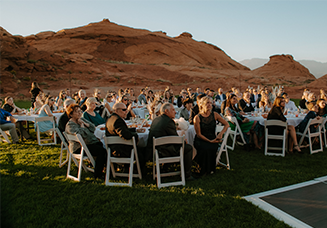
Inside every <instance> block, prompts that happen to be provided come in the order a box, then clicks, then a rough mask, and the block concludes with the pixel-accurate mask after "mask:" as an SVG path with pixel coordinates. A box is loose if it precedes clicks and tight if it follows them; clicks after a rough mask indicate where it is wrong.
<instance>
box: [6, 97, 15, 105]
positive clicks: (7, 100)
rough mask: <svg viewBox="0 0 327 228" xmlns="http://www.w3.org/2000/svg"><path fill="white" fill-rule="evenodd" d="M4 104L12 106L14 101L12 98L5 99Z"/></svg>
mask: <svg viewBox="0 0 327 228" xmlns="http://www.w3.org/2000/svg"><path fill="white" fill-rule="evenodd" d="M5 104H9V105H13V104H14V99H13V98H12V97H6V98H5Z"/></svg>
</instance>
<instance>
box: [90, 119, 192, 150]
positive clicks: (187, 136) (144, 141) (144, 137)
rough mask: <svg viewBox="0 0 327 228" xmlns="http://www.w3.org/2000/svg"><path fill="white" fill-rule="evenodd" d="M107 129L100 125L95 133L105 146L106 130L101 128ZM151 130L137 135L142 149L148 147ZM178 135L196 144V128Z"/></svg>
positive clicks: (147, 129)
mask: <svg viewBox="0 0 327 228" xmlns="http://www.w3.org/2000/svg"><path fill="white" fill-rule="evenodd" d="M103 127H105V125H104V124H102V125H99V126H97V127H96V129H95V131H94V135H95V136H96V137H97V138H98V139H100V140H101V142H102V143H103V145H105V143H104V137H105V130H100V128H103ZM149 129H150V128H145V132H144V133H137V134H138V136H139V143H138V144H137V145H138V146H140V147H146V145H147V143H148V137H149ZM177 133H178V134H179V135H180V136H182V135H185V139H186V140H187V143H188V144H190V145H192V146H193V142H194V137H195V130H194V126H193V125H190V127H189V128H188V130H187V131H177Z"/></svg>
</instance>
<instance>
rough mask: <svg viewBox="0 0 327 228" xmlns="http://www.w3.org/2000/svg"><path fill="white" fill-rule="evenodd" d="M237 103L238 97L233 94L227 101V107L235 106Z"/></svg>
mask: <svg viewBox="0 0 327 228" xmlns="http://www.w3.org/2000/svg"><path fill="white" fill-rule="evenodd" d="M237 102H238V100H237V96H236V95H235V94H234V93H231V94H230V95H229V97H228V99H227V101H226V107H231V106H234V105H236V104H237Z"/></svg>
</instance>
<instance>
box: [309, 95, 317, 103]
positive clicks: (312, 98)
mask: <svg viewBox="0 0 327 228" xmlns="http://www.w3.org/2000/svg"><path fill="white" fill-rule="evenodd" d="M308 101H309V102H312V101H316V95H315V94H314V93H309V95H308Z"/></svg>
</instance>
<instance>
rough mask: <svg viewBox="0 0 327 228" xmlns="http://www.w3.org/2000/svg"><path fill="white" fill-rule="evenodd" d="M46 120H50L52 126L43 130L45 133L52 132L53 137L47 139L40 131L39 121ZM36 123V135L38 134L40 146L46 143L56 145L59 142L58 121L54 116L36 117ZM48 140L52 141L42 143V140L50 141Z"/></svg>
mask: <svg viewBox="0 0 327 228" xmlns="http://www.w3.org/2000/svg"><path fill="white" fill-rule="evenodd" d="M44 121H50V122H51V124H52V128H51V129H49V130H47V131H45V132H43V133H52V134H53V135H52V137H53V139H52V138H45V139H41V132H40V128H39V123H41V122H44ZM35 125H36V136H37V143H38V144H39V145H40V146H46V145H56V144H57V137H56V123H55V120H54V117H53V116H44V117H38V118H35ZM48 141H52V142H50V143H42V142H48Z"/></svg>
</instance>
